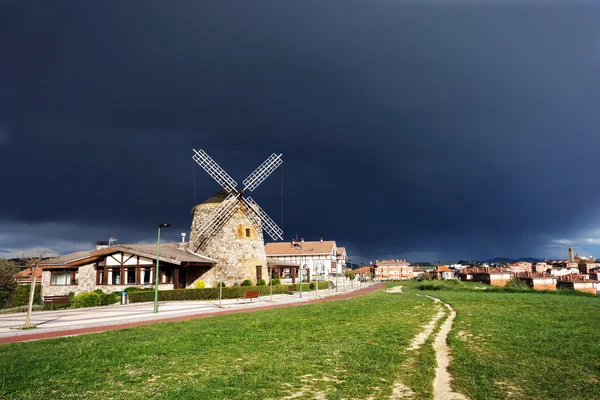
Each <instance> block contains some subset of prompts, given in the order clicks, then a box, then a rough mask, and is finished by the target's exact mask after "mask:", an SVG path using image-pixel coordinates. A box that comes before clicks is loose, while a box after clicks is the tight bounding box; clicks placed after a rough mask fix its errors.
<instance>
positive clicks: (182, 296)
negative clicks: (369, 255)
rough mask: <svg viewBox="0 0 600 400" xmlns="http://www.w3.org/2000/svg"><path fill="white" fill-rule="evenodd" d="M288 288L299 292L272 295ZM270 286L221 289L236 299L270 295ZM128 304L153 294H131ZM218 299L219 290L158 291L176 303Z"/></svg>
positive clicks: (149, 298)
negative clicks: (253, 293)
mask: <svg viewBox="0 0 600 400" xmlns="http://www.w3.org/2000/svg"><path fill="white" fill-rule="evenodd" d="M288 286H293V287H294V289H295V290H299V286H298V284H294V285H277V286H273V294H285V293H289V289H288ZM319 289H321V290H323V289H327V282H319ZM270 290H271V287H270V286H244V287H242V286H233V287H224V288H223V298H224V299H238V298H241V297H242V296H244V292H247V291H258V292H260V294H261V295H268V294H269V293H270ZM302 290H303V291H309V289H308V283H305V284H303V285H302ZM127 297H128V301H129V302H130V303H141V302H144V301H154V292H133V293H129V294H128V295H127ZM218 298H219V288H204V289H178V290H159V291H158V300H160V301H167V300H171V301H177V300H216V299H218Z"/></svg>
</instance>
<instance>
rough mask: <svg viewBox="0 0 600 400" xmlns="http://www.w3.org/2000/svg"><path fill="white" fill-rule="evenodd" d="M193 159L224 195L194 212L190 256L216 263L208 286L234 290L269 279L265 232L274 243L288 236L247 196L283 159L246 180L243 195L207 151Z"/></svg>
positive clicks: (207, 276) (270, 162)
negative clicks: (222, 285)
mask: <svg viewBox="0 0 600 400" xmlns="http://www.w3.org/2000/svg"><path fill="white" fill-rule="evenodd" d="M194 153H195V154H194V156H193V157H192V158H193V159H194V161H196V162H197V163H198V164H199V165H200V166H201V167H202V168H204V170H205V171H206V172H207V173H208V174H209V175H210V176H211V177H212V178H213V179H215V180H216V181H217V182H218V183H219V184H221V186H222V187H223V189H221V190H219V191H218V192H217V193H215V194H214V195H213V196H212V197H210V198H209V199H208V200H206V201H205V202H203V203H201V204H198V205H196V206H195V207H194V209H193V210H192V214H193V219H192V227H191V229H190V244H189V246H190V250H192V251H194V252H196V253H200V254H203V255H206V256H208V257H211V258H213V259H215V260H217V265H216V266H215V267H214V268H212V269H211V271H209V272H208V273H206V274H205V275H204V276H203V279H204V280H205V281H206V283H207V286H216V284H217V283H218V282H220V281H222V282H227V283H228V284H229V285H231V284H233V283H240V282H241V281H243V280H245V279H250V280H251V281H253V282H254V283H256V281H257V280H259V279H265V280H266V279H267V278H268V271H267V257H266V254H265V247H264V237H263V230H264V231H266V232H267V233H268V234H269V236H271V237H272V238H273V240H277V239H283V236H282V234H283V231H282V230H281V229H280V228H279V227H278V226H277V224H275V222H274V221H273V220H272V219H271V218H270V217H269V216H268V215H267V213H265V212H264V210H263V209H262V208H260V206H259V205H258V204H257V203H256V202H255V201H254V200H253V199H252V198H251V197H243V193H244V191H245V190H250V191H253V190H254V189H256V187H258V185H260V184H261V183H262V182H263V181H264V180H265V179H266V178H267V177H268V176H269V175H270V174H271V173H272V172H273V171H274V170H275V169H276V168H277V167H278V166H279V165H281V163H282V162H283V161H282V160H281V154H280V155H276V154H272V155H271V156H270V157H269V158H267V159H266V160H265V161H264V162H263V163H262V164H261V165H260V166H259V167H258V168H257V169H256V170H254V172H253V173H252V174H250V175H249V176H248V178H246V179H245V180H244V189H242V190H240V191H238V190H237V189H236V188H235V187H236V186H237V183H236V182H235V181H234V180H233V179H232V178H231V177H230V176H229V175H228V174H227V173H226V172H225V171H224V170H223V169H222V168H221V167H220V166H219V165H218V164H217V163H216V162H215V161H214V160H213V159H212V158H210V156H209V155H208V154H206V152H204V151H203V150H200V151H196V150H194Z"/></svg>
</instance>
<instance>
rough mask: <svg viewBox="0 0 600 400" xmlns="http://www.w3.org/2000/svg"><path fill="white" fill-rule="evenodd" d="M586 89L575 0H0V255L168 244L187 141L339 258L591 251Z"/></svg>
mask: <svg viewBox="0 0 600 400" xmlns="http://www.w3.org/2000/svg"><path fill="white" fill-rule="evenodd" d="M599 77H600V6H599V5H598V3H595V4H594V2H591V1H590V2H583V1H582V2H576V1H493V0H481V1H444V2H437V1H419V2H417V1H341V0H340V1H315V2H311V1H293V2H292V1H270V2H264V1H252V2H247V1H237V2H230V1H210V2H201V1H176V2H166V1H144V2H142V1H127V2H120V1H84V2H80V1H72V2H66V1H53V2H48V1H39V2H19V4H18V5H16V4H14V3H11V2H0V79H1V80H0V175H1V178H2V181H1V182H2V183H1V186H0V187H1V188H2V195H1V196H0V205H1V207H0V256H5V257H8V256H11V255H18V253H19V252H22V250H23V249H25V250H30V251H33V250H35V249H44V248H48V249H51V250H52V251H55V252H59V253H64V252H69V251H74V250H79V249H87V248H90V246H92V245H93V243H94V242H96V241H98V240H107V239H108V237H109V236H115V237H117V238H118V239H119V242H120V243H125V242H145V241H152V240H155V235H156V228H155V226H156V224H157V223H159V222H161V221H163V220H166V221H168V222H171V223H172V224H173V228H171V229H170V230H168V231H165V232H164V233H163V234H164V236H163V237H165V236H166V238H167V239H168V240H178V239H179V236H180V233H181V232H183V231H187V230H189V225H190V210H191V208H192V207H193V205H194V199H195V198H196V200H197V201H198V202H200V201H202V200H204V199H205V198H207V197H209V196H210V195H211V194H212V193H213V192H214V191H216V190H217V189H218V188H219V186H218V185H217V183H216V182H214V181H213V180H212V179H211V178H209V177H208V176H207V175H206V174H205V173H204V172H203V171H202V170H201V169H200V168H199V167H196V168H194V163H193V161H192V160H191V156H192V148H197V149H199V148H202V149H207V150H211V151H209V154H211V156H212V157H213V158H214V159H215V160H216V161H217V162H218V163H219V164H221V166H222V167H223V168H224V169H225V170H226V171H228V172H229V173H230V174H231V175H232V176H233V178H234V179H236V180H237V181H238V182H241V181H242V180H243V179H244V178H245V177H246V176H247V175H248V174H249V173H250V172H252V170H253V169H254V168H255V167H256V166H257V165H258V164H260V162H262V160H263V159H264V158H266V157H267V156H268V155H269V154H270V153H272V152H277V153H283V158H284V166H283V170H282V171H281V170H277V171H276V172H275V173H274V174H273V175H272V176H271V177H270V178H269V179H268V180H267V181H266V182H265V183H264V184H263V185H261V186H260V187H259V188H258V189H257V190H256V192H254V193H253V194H252V196H253V197H254V198H255V199H256V200H257V201H258V202H259V203H260V204H261V205H262V206H263V208H264V209H265V210H266V211H267V212H268V213H269V214H270V215H271V217H272V218H273V219H274V220H275V221H276V222H277V223H279V224H280V225H282V227H283V229H284V231H285V233H284V235H285V239H286V240H289V239H291V238H292V237H293V236H295V235H296V234H297V235H298V236H299V237H304V238H306V239H312V240H318V239H319V238H320V237H324V238H325V239H335V240H336V241H337V242H338V245H345V246H346V247H347V248H348V251H349V253H350V257H351V258H353V260H354V261H355V262H368V261H369V260H374V259H376V258H379V259H381V258H384V257H387V256H388V255H389V254H391V255H392V257H394V258H407V259H409V260H430V261H438V260H449V259H459V258H471V259H476V258H478V259H483V258H489V257H495V256H507V257H522V256H533V257H562V258H564V257H566V247H567V246H573V247H574V248H575V249H576V250H577V251H580V252H582V253H584V254H585V255H589V254H594V255H598V253H599V252H598V251H597V250H598V249H599V248H600V229H599V228H598V222H599V219H600V206H599V201H598V191H597V185H598V181H597V175H598V166H599V161H598V146H599V145H600V129H599V128H600V109H599V106H600V79H599ZM232 151H239V152H240V153H234V152H232ZM194 174H195V180H194ZM282 182H283V185H282ZM194 188H195V189H194ZM282 189H283V210H282V207H281V203H282V195H281V190H282ZM282 215H283V220H282Z"/></svg>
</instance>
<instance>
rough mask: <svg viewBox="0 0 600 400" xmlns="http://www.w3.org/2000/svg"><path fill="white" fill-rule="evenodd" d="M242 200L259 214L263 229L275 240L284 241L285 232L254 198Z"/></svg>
mask: <svg viewBox="0 0 600 400" xmlns="http://www.w3.org/2000/svg"><path fill="white" fill-rule="evenodd" d="M242 200H243V201H244V202H245V203H246V204H248V205H249V207H250V208H251V209H252V210H253V211H254V212H255V213H256V214H258V216H259V217H260V219H261V221H262V229H263V230H264V231H266V232H267V233H268V234H269V236H271V238H272V239H273V240H277V239H279V240H283V230H282V229H281V228H280V227H279V226H277V224H276V223H275V221H273V220H272V219H271V217H269V216H268V215H267V213H266V212H265V211H264V210H263V209H262V208H260V206H259V205H258V204H257V203H256V202H255V201H254V200H253V199H252V197H246V198H242ZM253 222H254V221H253Z"/></svg>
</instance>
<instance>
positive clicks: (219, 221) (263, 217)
mask: <svg viewBox="0 0 600 400" xmlns="http://www.w3.org/2000/svg"><path fill="white" fill-rule="evenodd" d="M281 156H282V155H281V154H279V155H277V154H275V153H273V154H271V155H270V156H269V157H268V158H267V159H266V160H265V161H263V162H262V164H260V165H259V166H258V168H256V169H255V170H254V172H252V173H251V174H250V175H249V176H248V177H247V178H246V179H245V180H244V190H246V189H248V190H250V191H253V190H254V189H256V188H257V187H258V186H259V185H260V184H261V183H262V182H264V180H265V179H267V178H268V177H269V175H271V174H272V173H273V171H275V170H276V169H277V167H279V166H280V165H281V164H282V163H283V160H282V159H281ZM192 159H193V160H194V161H195V162H196V163H198V165H200V166H201V167H202V168H203V169H204V170H205V171H206V172H207V173H208V174H209V175H210V176H211V177H212V178H213V179H214V180H215V181H217V183H219V185H221V186H222V187H223V189H225V191H226V192H227V193H229V195H228V196H227V197H226V198H225V199H224V200H223V201H222V202H221V204H220V205H219V206H217V207H216V208H215V209H214V211H212V212H211V213H210V215H209V216H208V217H207V218H206V220H205V221H204V222H203V225H202V227H201V228H200V229H199V231H198V234H197V237H196V239H195V240H194V246H195V249H196V251H198V250H200V249H202V248H204V247H205V246H206V244H207V243H208V241H209V240H210V239H211V238H213V237H215V236H216V235H217V234H218V233H219V232H220V231H221V230H222V229H223V227H224V226H225V224H226V223H227V222H228V221H229V220H230V219H231V216H232V215H233V214H234V213H235V212H236V211H237V210H238V209H240V207H241V208H242V210H243V211H244V213H245V214H246V216H247V217H248V219H249V220H250V222H252V224H253V225H254V226H255V227H256V228H257V229H260V228H262V230H263V231H265V232H267V234H269V236H270V237H271V238H272V239H273V240H278V239H279V240H283V230H281V228H279V226H277V224H276V223H275V221H273V220H272V219H271V218H270V217H269V216H268V215H267V213H266V212H265V211H264V210H263V209H262V208H260V206H259V205H258V204H257V203H256V202H255V201H254V200H253V199H252V198H250V197H248V198H244V197H242V193H243V191H244V190H242V191H239V192H238V190H237V189H236V186H237V183H236V181H234V180H233V178H231V177H230V176H229V175H228V174H227V172H225V171H224V170H223V168H221V167H220V166H219V164H217V163H216V162H215V160H213V159H212V158H211V157H210V156H209V155H208V154H206V152H205V151H204V150H196V149H194V155H193V156H192Z"/></svg>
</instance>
